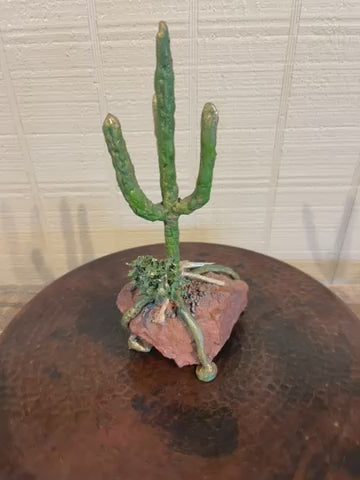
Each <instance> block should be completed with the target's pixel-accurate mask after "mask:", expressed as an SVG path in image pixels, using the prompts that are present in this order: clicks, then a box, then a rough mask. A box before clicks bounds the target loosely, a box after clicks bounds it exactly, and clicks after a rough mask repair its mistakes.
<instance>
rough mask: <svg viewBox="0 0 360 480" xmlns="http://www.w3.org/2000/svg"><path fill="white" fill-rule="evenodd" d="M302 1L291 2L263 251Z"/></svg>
mask: <svg viewBox="0 0 360 480" xmlns="http://www.w3.org/2000/svg"><path fill="white" fill-rule="evenodd" d="M301 7H302V0H293V2H292V6H291V13H290V23H289V34H288V43H287V47H286V55H285V65H284V72H283V79H282V86H281V93H280V102H279V111H278V117H277V121H276V127H275V139H274V147H273V154H272V162H271V165H272V169H271V174H270V188H269V197H268V201H267V208H266V217H265V228H264V233H265V238H264V241H265V245H264V248H265V251H266V253H268V252H269V250H270V242H271V231H272V225H273V219H274V208H275V205H276V197H277V188H278V181H279V174H280V166H281V159H282V150H283V145H284V138H285V129H286V123H287V115H288V110H289V99H290V94H291V86H292V76H293V71H294V62H295V55H296V45H297V39H298V33H299V24H300V16H301Z"/></svg>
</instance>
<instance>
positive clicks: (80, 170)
mask: <svg viewBox="0 0 360 480" xmlns="http://www.w3.org/2000/svg"><path fill="white" fill-rule="evenodd" d="M0 8H1V17H0V33H1V35H0V229H1V235H0V260H1V265H2V269H1V274H0V283H3V284H7V283H43V282H48V281H51V280H52V279H53V278H56V277H57V276H58V275H60V274H62V273H64V272H66V271H67V270H69V269H70V268H74V267H75V266H77V265H79V264H81V263H83V262H85V261H88V260H90V259H91V258H94V257H96V256H99V255H104V254H106V253H109V252H112V251H114V250H118V249H122V248H129V247H131V246H138V245H142V244H146V243H153V242H158V241H161V240H162V238H163V233H162V228H163V227H162V224H161V223H151V222H146V221H145V220H142V219H140V218H138V217H135V216H134V215H133V214H132V212H131V211H130V209H129V207H128V206H127V204H126V202H125V200H124V199H123V198H122V196H121V194H120V193H119V191H118V188H117V185H116V182H115V176H114V172H113V170H112V166H111V161H110V159H109V157H108V154H107V151H106V147H105V144H104V141H103V138H102V134H101V123H102V120H103V118H104V116H105V115H106V113H107V112H108V111H109V110H110V111H112V112H113V113H114V114H116V115H117V116H118V117H119V118H120V121H121V123H122V127H123V130H124V135H125V138H126V141H127V144H128V149H129V151H130V153H131V156H132V158H133V161H134V164H135V168H136V171H137V175H138V179H139V182H140V183H141V185H142V186H143V188H144V190H145V191H146V193H147V194H148V195H149V196H150V197H151V198H152V199H153V200H155V201H158V200H159V199H160V195H159V183H158V182H159V175H158V172H157V160H156V143H155V138H154V133H153V121H152V109H151V98H152V94H153V74H154V67H155V42H154V37H155V33H156V28H157V22H158V21H159V20H166V21H168V23H169V27H170V32H171V38H172V46H173V60H174V69H175V74H176V84H175V88H176V99H177V109H176V127H177V131H176V152H177V172H178V180H179V186H180V191H181V194H182V195H186V194H188V193H190V192H191V190H192V188H193V186H194V183H195V176H196V174H197V170H198V163H199V137H200V132H199V126H200V115H201V109H202V106H203V104H204V103H205V102H207V101H213V102H214V103H215V104H216V105H217V107H218V110H219V114H220V122H219V134H218V147H217V151H218V159H217V164H216V167H215V180H214V185H213V191H212V197H211V201H210V203H209V204H208V205H207V206H206V207H204V208H203V209H201V210H199V211H197V212H195V213H194V214H193V215H192V216H190V217H184V218H182V219H181V228H182V239H183V240H186V241H191V240H194V241H208V242H219V243H228V244H233V245H237V246H243V247H246V248H252V249H255V250H258V251H263V252H266V253H270V254H272V255H275V256H277V257H278V258H281V259H284V260H286V261H289V262H291V263H293V264H294V265H296V266H298V267H300V268H303V269H304V270H306V271H308V272H309V273H311V274H312V275H314V276H316V277H318V278H319V279H321V280H322V281H325V282H355V281H356V282H358V281H360V278H359V274H358V272H359V270H360V237H359V232H360V223H359V222H360V220H359V219H360V213H359V212H360V203H359V201H360V200H359V192H358V188H359V182H360V174H359V153H360V103H359V102H360V101H359V99H360V95H359V94H360V6H359V2H355V1H345V0H341V1H335V0H320V1H315V0H283V1H281V2H279V1H278V0H262V1H257V0H245V1H238V0H222V1H218V0H194V1H190V0H188V1H183V0H171V1H165V0H156V1H155V0H136V1H135V0H35V1H32V2H28V1H25V0H1V1H0Z"/></svg>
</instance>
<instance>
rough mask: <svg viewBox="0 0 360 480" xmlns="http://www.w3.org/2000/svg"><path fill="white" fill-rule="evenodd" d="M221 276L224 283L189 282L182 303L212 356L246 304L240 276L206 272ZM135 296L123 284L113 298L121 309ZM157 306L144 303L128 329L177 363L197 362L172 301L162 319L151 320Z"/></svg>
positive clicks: (182, 364) (219, 348)
mask: <svg viewBox="0 0 360 480" xmlns="http://www.w3.org/2000/svg"><path fill="white" fill-rule="evenodd" d="M209 276H212V277H213V278H217V279H219V280H223V281H224V282H225V285H224V286H218V285H213V284H210V283H205V282H201V281H193V282H191V284H190V285H189V287H188V288H189V295H188V297H189V298H188V299H186V300H185V301H186V303H187V305H188V307H189V309H190V310H191V311H192V314H193V316H194V318H195V319H196V321H197V322H198V324H199V326H200V328H201V330H202V332H203V335H204V342H205V351H206V353H207V355H208V357H209V360H212V359H213V358H214V357H215V356H216V355H217V354H218V353H219V351H220V350H221V348H222V347H223V345H224V343H225V342H226V341H227V340H228V338H229V337H230V334H231V331H232V329H233V327H234V325H235V323H236V322H237V320H238V319H239V316H240V314H241V312H242V311H243V310H244V309H245V307H246V305H247V293H248V286H247V284H246V283H245V282H243V281H241V280H232V279H231V278H229V277H228V276H225V275H217V274H209ZM136 297H137V291H136V290H134V289H133V287H132V285H131V284H127V285H125V286H124V287H123V289H122V290H121V292H120V293H119V295H118V298H117V302H116V303H117V306H118V308H119V310H120V311H121V312H125V311H126V310H128V309H129V308H130V307H131V306H132V305H133V304H134V301H135V299H136ZM159 309H160V306H154V305H148V306H147V307H145V308H144V309H143V311H142V312H141V313H140V314H139V315H138V316H137V317H135V318H134V319H133V320H132V321H131V322H130V325H129V327H130V330H131V332H132V333H134V334H135V335H137V336H138V337H140V338H142V339H143V340H146V342H148V343H150V344H151V345H153V346H154V347H155V348H156V349H157V350H158V351H159V352H161V353H162V355H164V356H165V357H167V358H172V359H173V360H174V361H175V362H176V364H177V365H178V366H179V367H183V366H185V365H193V364H198V363H199V361H198V358H197V354H196V350H195V345H194V341H193V339H192V337H191V336H190V334H189V332H188V330H187V328H186V325H185V324H184V322H183V321H182V320H181V319H180V318H178V317H177V315H176V305H175V304H171V303H170V304H169V306H168V308H167V312H166V320H165V322H164V323H162V324H159V323H155V322H154V321H153V320H154V318H155V317H156V313H157V312H158V310H159Z"/></svg>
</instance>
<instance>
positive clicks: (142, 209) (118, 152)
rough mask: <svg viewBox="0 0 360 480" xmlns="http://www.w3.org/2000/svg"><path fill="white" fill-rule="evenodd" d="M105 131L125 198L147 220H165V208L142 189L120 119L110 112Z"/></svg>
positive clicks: (117, 177) (104, 127)
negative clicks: (154, 201) (148, 196)
mask: <svg viewBox="0 0 360 480" xmlns="http://www.w3.org/2000/svg"><path fill="white" fill-rule="evenodd" d="M103 132H104V136H105V140H106V144H107V147H108V150H109V153H110V155H111V158H112V162H113V165H114V168H115V172H116V179H117V182H118V184H119V187H120V190H121V191H122V193H123V195H124V197H125V200H126V201H127V202H128V204H129V205H130V207H131V208H132V210H133V211H134V212H135V213H136V215H139V217H143V218H145V219H147V220H151V221H152V222H153V221H155V220H163V219H164V215H165V209H164V207H163V206H162V205H161V204H154V203H153V202H152V201H151V200H149V199H148V198H147V197H146V195H145V193H144V192H143V191H142V190H141V188H140V186H139V184H138V181H137V179H136V176H135V170H134V166H133V164H132V162H131V159H130V156H129V153H128V151H127V148H126V143H125V140H124V137H123V134H122V131H121V126H120V123H119V120H118V119H117V118H116V117H115V116H114V115H111V114H110V113H109V114H108V115H107V117H106V118H105V121H104V124H103Z"/></svg>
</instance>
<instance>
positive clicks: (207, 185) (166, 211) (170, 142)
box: [103, 22, 218, 264]
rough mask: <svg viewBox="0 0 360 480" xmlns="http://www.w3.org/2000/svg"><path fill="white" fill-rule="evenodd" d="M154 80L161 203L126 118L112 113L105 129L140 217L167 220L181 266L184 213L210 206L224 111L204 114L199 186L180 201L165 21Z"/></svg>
mask: <svg viewBox="0 0 360 480" xmlns="http://www.w3.org/2000/svg"><path fill="white" fill-rule="evenodd" d="M154 84H155V94H154V97H153V115H154V123H155V135H156V139H157V150H158V160H159V168H160V185H161V194H162V202H161V203H157V204H154V203H153V202H152V201H151V200H149V199H148V198H147V197H146V195H145V194H144V192H143V191H142V189H141V187H140V186H139V184H138V181H137V179H136V176H135V170H134V166H133V164H132V162H131V159H130V156H129V153H128V151H127V148H126V144H125V140H124V138H123V135H122V131H121V126H120V122H119V121H118V119H117V118H116V117H115V116H114V115H111V114H109V115H107V117H106V119H105V121H104V125H103V132H104V135H105V139H106V143H107V146H108V150H109V153H110V155H111V158H112V161H113V165H114V168H115V172H116V178H117V182H118V184H119V187H120V189H121V191H122V193H123V195H124V197H125V199H126V201H127V202H128V203H129V205H130V207H131V208H132V210H133V211H134V212H135V213H136V214H137V215H139V216H140V217H143V218H145V219H146V220H150V221H156V220H160V221H162V222H164V227H165V245H166V255H167V257H169V258H171V259H173V260H174V261H175V262H176V263H177V264H178V263H179V261H180V250H179V216H180V215H188V214H190V213H192V212H193V211H194V210H196V209H198V208H200V207H202V206H203V205H205V204H206V203H207V202H208V200H209V198H210V191H211V184H212V177H213V169H214V163H215V157H216V150H215V147H216V129H217V123H218V113H217V110H216V108H215V106H214V105H213V104H211V103H207V104H205V106H204V108H203V111H202V116H201V156H200V168H199V174H198V177H197V181H196V186H195V189H194V191H193V193H192V194H191V195H189V196H188V197H186V198H183V199H180V198H179V192H178V190H179V189H178V185H177V181H176V168H175V145H174V131H175V118H174V115H175V97H174V71H173V66H172V58H171V50H170V38H169V32H168V28H167V25H166V23H165V22H160V23H159V30H158V33H157V37H156V71H155V82H154Z"/></svg>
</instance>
